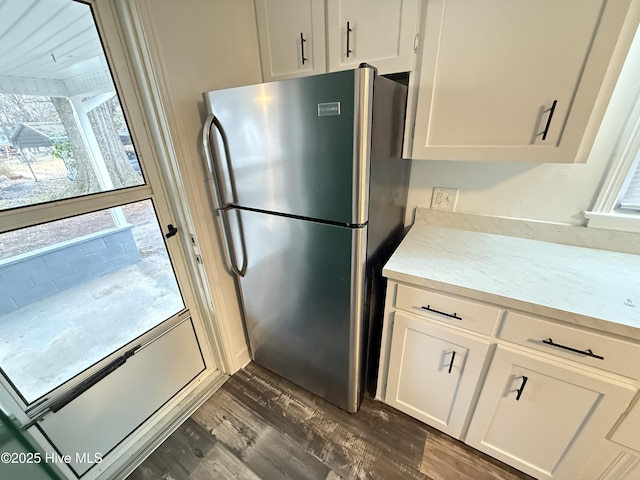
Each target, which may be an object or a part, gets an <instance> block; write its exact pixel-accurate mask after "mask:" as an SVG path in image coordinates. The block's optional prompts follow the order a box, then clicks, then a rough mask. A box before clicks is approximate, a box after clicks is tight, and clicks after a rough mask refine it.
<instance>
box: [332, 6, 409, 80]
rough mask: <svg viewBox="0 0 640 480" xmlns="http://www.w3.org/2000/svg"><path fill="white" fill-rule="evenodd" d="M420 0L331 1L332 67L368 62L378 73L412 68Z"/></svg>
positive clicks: (337, 68) (334, 68)
mask: <svg viewBox="0 0 640 480" xmlns="http://www.w3.org/2000/svg"><path fill="white" fill-rule="evenodd" d="M417 23H418V0H373V1H372V0H368V1H367V0H328V1H327V46H328V51H329V70H331V71H336V70H345V69H349V68H356V67H357V66H358V65H359V64H360V63H362V62H366V63H369V64H371V65H373V66H374V67H377V68H378V72H379V73H381V74H385V73H397V72H408V71H410V70H412V67H413V58H414V41H415V35H416V26H417Z"/></svg>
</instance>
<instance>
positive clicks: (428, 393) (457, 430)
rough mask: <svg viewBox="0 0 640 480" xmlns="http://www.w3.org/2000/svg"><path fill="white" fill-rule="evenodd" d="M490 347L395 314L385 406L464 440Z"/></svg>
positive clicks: (432, 325)
mask: <svg viewBox="0 0 640 480" xmlns="http://www.w3.org/2000/svg"><path fill="white" fill-rule="evenodd" d="M488 348H489V342H487V341H484V340H481V339H479V338H477V337H472V336H470V335H466V334H463V333H460V332H456V331H454V330H452V329H449V328H446V327H441V326H437V325H435V324H433V323H430V322H427V321H425V320H420V319H418V318H414V317H411V316H409V315H406V314H403V313H400V312H395V314H394V324H393V336H392V340H391V353H390V358H389V374H388V375H389V377H388V382H387V391H386V396H385V401H386V402H387V403H389V405H392V406H394V407H396V408H397V409H398V410H402V411H403V412H405V413H408V414H409V415H411V416H413V417H415V418H417V419H419V420H422V421H423V422H425V423H428V424H429V425H432V426H433V427H436V428H437V429H438V430H441V431H443V432H445V433H447V434H448V435H451V436H452V437H455V438H460V435H461V433H462V429H463V427H464V425H465V422H466V420H467V417H468V414H469V407H470V405H471V401H472V399H473V395H474V393H475V391H476V388H477V386H478V380H479V377H480V373H481V371H482V367H483V365H484V360H485V357H486V355H487V350H488Z"/></svg>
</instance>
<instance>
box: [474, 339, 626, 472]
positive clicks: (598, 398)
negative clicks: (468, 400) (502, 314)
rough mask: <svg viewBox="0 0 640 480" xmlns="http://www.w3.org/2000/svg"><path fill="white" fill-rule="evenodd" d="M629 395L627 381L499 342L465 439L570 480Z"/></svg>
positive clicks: (509, 459) (511, 461)
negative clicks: (609, 378)
mask: <svg viewBox="0 0 640 480" xmlns="http://www.w3.org/2000/svg"><path fill="white" fill-rule="evenodd" d="M632 396H633V391H632V390H630V389H629V387H623V386H619V385H617V384H615V383H613V382H608V381H606V380H605V379H604V378H602V377H597V376H595V375H589V374H586V373H584V372H583V371H580V370H578V369H576V368H571V367H564V366H560V365H557V363H556V364H554V363H551V362H549V361H546V360H542V359H539V358H536V357H535V356H533V355H529V354H525V353H519V352H516V351H512V350H509V349H508V348H506V347H502V346H498V348H497V349H496V353H495V355H494V357H493V360H492V362H491V366H490V367H489V372H488V374H487V378H486V380H485V383H484V385H483V387H482V391H481V393H480V398H479V400H478V405H477V406H476V409H475V412H474V414H473V417H472V419H471V424H470V426H469V431H468V433H467V437H466V443H468V444H469V445H471V446H473V447H475V448H477V449H478V450H481V451H483V452H485V453H488V454H489V455H491V456H492V457H495V458H497V459H499V460H501V461H503V462H505V463H508V464H510V465H512V466H514V467H516V468H518V469H519V470H522V471H523V472H526V473H528V474H530V475H533V476H534V477H536V478H540V479H545V478H546V479H552V478H557V479H565V478H572V477H574V476H575V474H576V473H577V471H578V470H579V469H580V466H581V462H583V461H584V459H585V458H586V456H588V455H589V453H590V452H591V451H592V450H594V449H595V448H596V446H597V444H598V442H599V441H600V440H601V439H602V438H604V436H605V435H606V433H607V431H608V430H610V429H611V427H612V426H613V424H614V423H615V421H616V420H617V418H618V417H619V416H620V415H621V414H622V412H623V411H624V410H625V408H626V406H627V405H628V404H629V401H630V400H631V398H632Z"/></svg>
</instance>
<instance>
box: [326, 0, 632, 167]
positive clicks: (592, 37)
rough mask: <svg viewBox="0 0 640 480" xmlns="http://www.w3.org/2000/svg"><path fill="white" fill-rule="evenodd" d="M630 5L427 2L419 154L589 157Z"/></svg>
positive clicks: (595, 0)
mask: <svg viewBox="0 0 640 480" xmlns="http://www.w3.org/2000/svg"><path fill="white" fill-rule="evenodd" d="M336 2H337V0H336ZM629 4H630V0H616V1H607V0H563V1H561V2H558V1H556V0H539V1H536V2H514V1H513V0H483V1H482V2H476V1H465V0H429V1H428V2H426V17H425V38H424V46H423V54H422V55H423V56H422V64H421V72H420V84H419V94H418V106H417V114H416V124H415V133H414V140H413V152H412V155H411V156H412V158H414V159H427V160H487V161H492V160H503V161H527V162H533V161H535V162H574V161H585V160H586V158H583V157H584V156H586V155H585V152H584V151H583V150H581V151H580V155H581V157H582V158H578V159H576V155H577V154H578V151H579V149H580V147H581V144H582V142H583V137H584V138H585V141H586V142H592V141H593V136H594V134H595V130H596V129H594V128H590V129H589V132H590V133H589V135H588V137H589V139H587V137H585V131H587V126H588V124H589V122H590V120H592V121H595V122H596V123H598V124H599V120H600V119H601V116H602V112H601V111H600V110H602V109H598V110H597V111H598V112H599V113H596V114H595V115H593V118H592V112H593V111H594V105H596V99H597V97H598V95H599V93H600V90H601V85H602V83H603V79H604V77H605V74H606V72H607V68H608V66H609V63H610V60H611V56H612V54H613V52H614V48H615V46H616V42H617V40H618V36H619V33H620V31H621V29H622V26H623V24H624V20H625V18H626V13H627V11H628V9H629ZM391 23H392V24H393V22H391ZM343 28H344V27H343ZM352 35H353V32H352ZM384 38H385V40H384V41H389V40H387V39H386V37H384ZM379 41H380V42H382V41H383V40H382V39H379ZM609 93H610V92H609ZM599 100H600V99H599ZM605 100H606V99H605ZM598 116H599V118H597V117H598ZM592 125H593V124H592ZM596 126H597V125H596ZM583 147H584V145H583ZM588 147H589V148H590V145H588ZM589 148H587V149H586V153H587V154H588V150H589Z"/></svg>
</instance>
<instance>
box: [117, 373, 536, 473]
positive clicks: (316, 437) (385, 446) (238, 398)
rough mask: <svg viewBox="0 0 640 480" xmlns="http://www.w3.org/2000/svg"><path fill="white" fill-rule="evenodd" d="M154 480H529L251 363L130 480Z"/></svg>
mask: <svg viewBox="0 0 640 480" xmlns="http://www.w3.org/2000/svg"><path fill="white" fill-rule="evenodd" d="M156 479H171V480H186V479H189V480H205V479H207V480H209V479H221V480H222V479H243V480H272V479H273V480H279V479H291V480H294V479H310V480H356V479H363V480H378V479H380V480H390V479H427V480H428V479H431V480H516V479H520V480H524V479H530V477H528V476H527V475H525V474H523V473H521V472H518V471H516V470H514V469H512V468H511V467H508V466H506V465H504V464H502V463H500V462H498V461H497V460H494V459H493V458H490V457H488V456H486V455H483V454H482V453H480V452H477V451H475V450H473V449H471V448H470V447H468V446H466V445H464V444H463V443H461V442H458V441H456V440H454V439H452V438H450V437H448V436H447V435H444V434H443V433H440V432H438V431H437V430H434V429H432V428H430V427H428V426H426V425H424V424H422V423H420V422H418V421H417V420H414V419H413V418H410V417H408V416H406V415H404V414H402V413H400V412H398V411H397V410H395V409H393V408H391V407H389V406H387V405H385V404H383V403H381V402H378V401H376V400H374V399H371V398H370V397H365V399H364V401H363V404H362V407H361V409H360V411H359V412H358V413H357V414H349V413H346V412H344V411H342V410H340V409H338V408H337V407H334V406H333V405H330V404H329V403H327V402H325V401H324V400H322V399H320V398H318V397H316V396H314V395H312V394H311V393H309V392H307V391H305V390H302V389H301V388H299V387H297V386H295V385H293V384H291V383H290V382H287V381H286V380H283V379H282V378H280V377H278V376H277V375H275V374H273V373H271V372H269V371H267V370H265V369H263V368H262V367H259V366H258V365H256V364H253V363H252V364H250V365H248V366H247V367H246V368H245V369H243V370H241V371H239V372H238V373H236V374H235V375H234V376H233V377H231V379H229V381H227V382H226V383H225V384H224V385H223V386H222V388H220V390H218V391H217V392H216V393H215V394H214V395H213V396H212V397H211V398H210V399H209V400H207V401H206V402H205V404H204V405H202V407H200V409H198V411H196V412H195V413H194V414H193V415H192V416H191V418H189V419H188V420H187V421H186V422H185V423H184V424H183V425H182V426H181V427H180V428H179V429H178V430H176V432H174V433H173V434H172V435H171V436H170V437H169V438H168V439H167V440H166V441H165V442H164V443H163V444H162V445H161V446H160V447H159V448H158V449H157V450H156V451H155V452H154V453H153V454H152V455H151V456H150V457H149V458H147V459H146V460H145V461H144V462H143V463H142V465H140V467H138V468H137V469H136V470H135V471H134V472H133V473H132V474H131V475H130V476H129V480H156Z"/></svg>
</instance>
